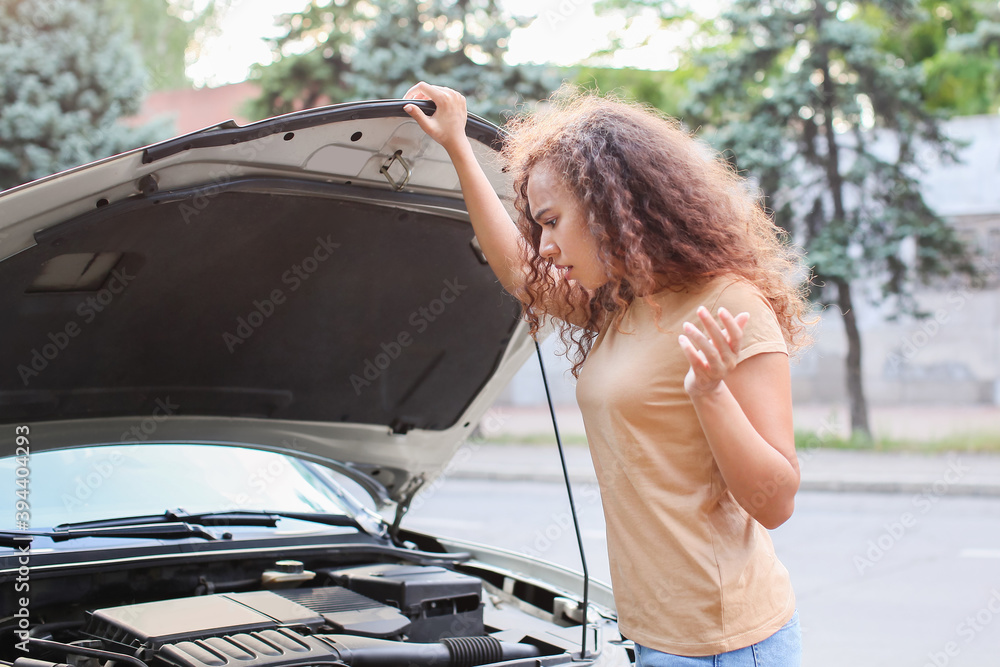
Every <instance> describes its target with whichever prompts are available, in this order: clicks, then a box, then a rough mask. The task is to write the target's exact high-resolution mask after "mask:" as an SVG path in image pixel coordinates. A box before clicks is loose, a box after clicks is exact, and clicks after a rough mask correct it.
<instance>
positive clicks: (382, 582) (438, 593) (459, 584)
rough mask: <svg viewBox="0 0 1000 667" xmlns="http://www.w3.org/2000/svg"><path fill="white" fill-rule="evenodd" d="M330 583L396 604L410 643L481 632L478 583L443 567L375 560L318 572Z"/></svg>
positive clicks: (480, 586)
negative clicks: (404, 618) (407, 622)
mask: <svg viewBox="0 0 1000 667" xmlns="http://www.w3.org/2000/svg"><path fill="white" fill-rule="evenodd" d="M318 574H321V575H326V576H327V577H328V578H329V582H330V583H331V584H335V585H338V586H343V587H344V588H348V589H350V590H352V591H355V592H357V593H360V594H362V595H364V596H367V597H370V598H373V599H375V600H378V601H380V602H384V603H385V604H390V605H393V606H395V607H397V608H398V609H399V610H400V611H401V612H402V613H403V614H404V615H406V616H407V617H408V618H409V619H410V627H409V628H408V629H407V631H406V636H407V638H408V639H409V640H410V641H414V642H434V641H438V640H440V639H442V638H445V637H474V636H478V635H482V634H483V633H484V627H483V603H482V591H483V585H482V582H481V581H480V580H479V579H477V578H476V577H472V576H469V575H466V574H461V573H459V572H453V571H451V570H447V569H445V568H443V567H434V566H426V565H395V564H390V563H380V564H375V565H363V566H360V567H350V568H338V569H327V570H319V571H318Z"/></svg>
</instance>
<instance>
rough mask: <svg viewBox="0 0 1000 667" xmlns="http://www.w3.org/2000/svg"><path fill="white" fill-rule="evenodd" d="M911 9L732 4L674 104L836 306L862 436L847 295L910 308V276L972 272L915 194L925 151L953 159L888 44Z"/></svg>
mask: <svg viewBox="0 0 1000 667" xmlns="http://www.w3.org/2000/svg"><path fill="white" fill-rule="evenodd" d="M648 4H650V5H655V6H657V8H658V9H662V8H665V9H664V10H663V11H664V14H663V16H664V20H666V21H668V22H677V21H688V22H690V21H692V20H695V17H693V15H692V14H691V13H690V12H685V11H683V8H682V7H678V6H677V4H676V3H673V4H671V3H662V4H661V3H648ZM917 10H918V8H917V6H916V4H915V2H913V1H912V0H855V1H853V2H848V1H846V0H734V2H732V4H731V5H730V6H729V8H728V9H727V10H725V11H724V12H723V13H722V14H721V15H720V16H719V17H717V18H715V19H714V20H710V21H705V22H704V23H702V24H701V28H700V30H699V32H698V39H697V43H698V44H699V45H700V46H699V48H696V49H693V50H692V52H691V53H690V57H691V58H692V59H693V62H694V64H695V66H696V67H701V68H704V71H705V76H704V78H703V79H701V80H699V81H697V82H695V83H694V84H692V90H691V100H690V102H689V103H688V104H687V105H686V108H685V109H684V110H683V117H684V120H685V121H686V122H687V123H688V124H689V125H690V126H693V127H706V128H708V129H709V130H710V132H709V133H708V137H709V139H710V140H711V141H712V143H713V144H714V145H715V146H716V147H717V148H719V149H721V150H723V151H725V152H726V154H727V155H729V156H731V157H732V159H733V161H734V162H735V164H736V166H737V168H738V169H740V170H741V171H743V172H745V173H746V174H748V175H750V176H752V177H754V178H755V179H756V181H757V183H758V184H759V186H760V188H761V190H762V192H763V194H764V196H765V202H766V204H767V205H768V207H769V208H770V209H771V210H772V211H773V212H774V215H775V220H776V222H777V223H778V224H779V225H781V226H782V227H785V228H786V229H787V230H789V231H790V232H791V234H792V236H793V238H795V239H796V240H797V241H798V242H799V243H800V244H801V245H802V246H803V247H804V248H805V250H806V251H807V255H806V260H807V262H808V263H809V264H810V265H811V266H812V270H813V272H814V275H815V279H814V283H813V285H812V294H813V297H814V299H815V300H816V301H818V302H820V303H822V304H824V305H829V304H833V305H837V306H838V307H839V310H840V312H841V314H842V315H843V322H844V327H845V332H846V334H847V341H848V353H847V358H846V374H847V390H848V391H847V393H848V396H849V404H850V415H851V428H852V430H853V431H855V432H858V433H860V434H862V435H863V436H865V437H868V438H869V439H870V437H871V429H870V426H869V421H868V405H867V401H866V399H865V393H864V386H863V383H862V376H861V357H862V342H861V336H860V333H859V331H858V326H857V321H856V315H855V313H856V309H855V304H856V302H857V301H858V299H859V298H866V297H870V298H871V299H872V300H874V301H875V302H878V303H883V304H884V305H886V306H888V307H889V308H890V309H891V310H892V312H895V313H900V314H901V313H912V314H917V315H919V314H920V313H919V309H918V308H917V304H916V302H915V300H914V298H913V294H912V289H913V287H914V286H915V284H917V283H918V282H921V281H922V282H928V281H931V280H933V279H935V278H936V277H941V276H948V275H951V274H953V273H957V274H959V275H964V276H967V277H969V278H975V277H977V271H976V269H975V266H974V261H973V256H972V253H971V251H970V250H969V249H968V248H967V247H966V246H965V245H964V244H963V243H962V242H961V240H960V239H959V238H958V237H957V235H956V233H955V232H954V230H953V229H952V228H951V227H950V226H949V225H948V224H947V223H946V222H945V221H944V220H943V219H942V218H940V217H939V216H938V215H936V214H935V213H934V212H933V211H932V210H931V209H930V208H929V207H928V206H927V205H926V204H925V202H924V201H923V198H922V197H921V194H920V189H919V180H918V179H919V175H920V170H921V157H920V156H921V155H924V153H923V152H922V151H931V152H933V153H934V154H935V155H936V156H937V155H939V156H941V157H942V158H944V159H949V158H950V159H954V157H955V146H954V145H952V143H951V142H950V141H949V140H948V139H947V137H945V136H944V135H943V134H942V131H941V128H940V123H939V121H940V117H939V116H937V115H935V114H933V113H931V112H930V111H928V110H927V109H926V107H925V104H924V100H923V99H922V88H921V84H922V82H923V78H922V70H921V68H920V66H919V65H915V64H913V63H912V62H908V61H907V60H906V59H905V58H904V57H902V55H900V54H898V53H894V52H892V51H890V50H887V49H886V48H885V46H884V43H883V34H884V33H885V32H887V31H888V30H887V28H888V27H889V26H890V25H891V26H894V27H895V29H897V30H900V29H901V30H904V31H905V30H906V29H907V28H909V27H912V26H913V25H914V22H916V21H919V20H920V18H921V17H920V15H919V13H918V11H917ZM873 283H874V284H875V285H877V291H876V292H875V293H874V294H868V293H867V292H866V290H865V289H864V286H866V285H870V284H873Z"/></svg>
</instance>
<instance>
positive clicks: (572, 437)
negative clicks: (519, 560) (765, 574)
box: [485, 431, 1000, 454]
mask: <svg viewBox="0 0 1000 667" xmlns="http://www.w3.org/2000/svg"><path fill="white" fill-rule="evenodd" d="M562 441H563V444H564V445H567V446H586V444H587V437H586V436H585V435H583V434H582V433H566V434H563V435H562ZM485 442H488V443H489V444H494V445H511V444H516V445H539V446H542V445H555V443H556V439H555V436H554V435H552V434H551V433H529V434H524V435H514V434H504V435H496V436H492V437H490V438H487V439H486V440H485ZM795 447H796V448H797V449H798V450H799V451H802V450H806V449H813V448H817V447H818V448H821V449H849V450H855V451H872V452H917V453H926V454H937V453H941V452H992V453H1000V432H997V433H956V434H953V435H947V436H943V437H939V438H933V439H929V440H917V439H912V438H889V437H876V438H875V439H874V440H873V441H871V440H867V439H866V438H862V437H859V436H857V435H854V436H851V437H843V436H831V435H820V434H818V433H816V432H814V431H796V432H795Z"/></svg>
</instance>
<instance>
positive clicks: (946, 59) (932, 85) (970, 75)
mask: <svg viewBox="0 0 1000 667" xmlns="http://www.w3.org/2000/svg"><path fill="white" fill-rule="evenodd" d="M913 13H914V20H912V21H910V22H908V23H907V24H906V25H904V26H902V29H899V28H900V26H897V25H895V24H894V22H893V21H892V18H891V17H884V16H879V15H878V13H877V12H868V18H869V20H871V21H873V22H877V23H878V25H879V27H880V28H881V39H882V45H883V47H884V48H885V49H886V50H887V51H890V52H892V53H895V54H898V55H899V56H900V57H902V58H904V59H905V60H906V61H907V62H910V63H913V64H919V65H920V66H921V68H922V70H923V74H924V81H923V83H922V94H923V97H924V102H925V104H926V106H927V107H928V108H930V109H939V110H942V111H947V112H949V113H955V114H960V115H970V114H986V113H996V112H997V110H998V109H1000V57H998V51H997V47H998V44H1000V5H998V4H997V3H996V2H992V1H989V0H947V1H946V0H920V2H919V3H917V5H916V6H915V7H914V8H913Z"/></svg>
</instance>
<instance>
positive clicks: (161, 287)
mask: <svg viewBox="0 0 1000 667" xmlns="http://www.w3.org/2000/svg"><path fill="white" fill-rule="evenodd" d="M406 103H413V102H412V101H407V102H403V101H399V100H394V101H378V102H361V103H352V104H343V105H337V106H332V107H326V108H322V109H313V110H308V111H303V112H298V113H294V114H289V115H286V116H280V117H277V118H273V119H269V120H265V121H261V122H259V123H254V124H252V125H248V126H246V127H239V126H237V125H236V124H235V123H233V122H232V121H229V122H228V123H224V124H222V125H219V126H217V127H213V128H208V129H206V130H202V131H199V132H195V133H193V134H189V135H186V136H183V137H180V138H177V139H173V140H170V141H166V142H162V143H159V144H156V145H153V146H149V147H146V148H144V149H138V150H135V151H131V152H129V153H125V154H122V155H118V156H114V157H111V158H108V159H105V160H101V161H99V162H95V163H92V164H89V165H85V166H82V167H78V168H75V169H72V170H69V171H66V172H62V173H60V174H56V175H53V176H50V177H47V178H43V179H40V180H38V181H34V182H32V183H28V184H26V185H23V186H20V187H17V188H14V189H11V190H8V191H6V192H4V193H2V194H0V286H2V287H0V311H2V313H3V316H2V321H3V324H2V326H0V356H2V361H0V369H2V373H0V422H2V423H5V424H27V425H29V426H30V433H31V447H32V449H34V450H44V449H58V448H66V447H74V446H82V445H95V444H105V443H106V444H112V443H121V442H140V443H141V442H153V441H156V442H201V443H223V444H227V443H231V444H239V445H250V446H253V447H258V448H261V449H267V450H274V451H281V452H284V453H291V454H295V455H297V456H300V457H302V458H305V459H309V460H314V461H319V462H322V463H325V464H327V465H331V466H333V467H336V468H339V469H340V470H342V471H344V472H347V473H348V474H350V475H352V476H353V477H354V478H355V479H357V480H358V481H359V482H361V483H362V484H363V485H364V486H365V487H366V488H367V489H368V490H369V492H370V493H372V495H373V497H375V498H376V500H378V501H380V502H387V501H390V500H391V501H397V502H399V501H401V500H405V499H406V498H408V497H409V496H410V495H411V494H412V492H413V491H414V490H415V489H416V488H417V487H419V485H420V483H421V482H423V481H426V480H429V479H430V478H432V477H433V476H435V475H436V474H438V473H439V472H440V470H441V469H442V467H443V466H444V465H445V464H446V463H447V462H448V460H449V459H450V458H451V456H452V455H453V454H454V452H455V450H456V449H457V448H458V447H459V445H460V444H461V443H462V441H463V440H465V439H466V438H467V437H468V436H469V435H470V433H471V432H472V430H473V429H474V428H475V427H476V425H477V424H478V423H479V421H480V419H481V418H482V417H483V415H484V413H485V411H486V410H487V408H488V407H489V406H490V405H491V404H492V403H493V401H494V400H495V399H496V397H497V395H498V394H499V392H500V391H501V390H502V389H503V387H504V386H505V385H506V383H507V382H508V381H509V379H510V378H511V377H512V376H513V374H514V373H515V372H516V371H517V370H518V368H520V366H521V365H522V364H523V362H524V361H525V359H526V358H527V356H529V355H530V354H531V352H532V349H533V343H532V341H531V338H530V337H529V336H528V334H527V329H526V326H525V324H524V323H523V322H522V321H521V320H520V317H519V315H520V306H519V304H518V303H517V302H516V301H515V300H513V299H512V298H511V297H510V296H509V295H507V294H506V293H505V292H504V291H503V289H502V288H501V286H500V285H499V283H498V281H497V280H496V278H495V276H494V275H493V273H492V271H491V270H490V268H489V266H488V265H487V264H486V261H485V258H484V257H483V256H482V253H481V252H480V251H479V249H478V246H477V244H476V242H475V239H474V237H473V231H472V227H471V226H470V224H469V222H468V215H467V213H466V211H465V206H464V203H463V201H462V198H461V191H460V188H459V183H458V176H457V174H456V173H455V171H454V169H453V168H452V166H451V163H450V161H449V159H448V156H447V154H446V153H445V152H444V150H443V149H441V148H440V147H439V146H438V145H437V144H436V143H434V142H433V141H432V140H431V139H430V138H429V137H427V136H426V135H425V134H424V133H423V131H422V130H421V129H420V128H419V126H418V125H417V124H416V123H415V122H414V121H413V120H412V119H410V118H409V116H407V115H406V114H405V112H404V111H403V110H402V107H403V105H404V104H406ZM419 104H421V105H422V106H424V107H425V109H432V108H433V107H432V106H428V105H426V103H423V102H421V103H419ZM497 132H498V130H497V128H496V127H495V126H493V125H491V124H490V123H488V122H486V121H483V120H481V119H478V118H475V117H471V118H470V120H469V124H468V126H467V133H468V134H469V136H470V138H471V139H472V140H473V146H474V149H475V150H476V153H477V156H478V157H479V159H480V162H481V163H482V164H483V165H484V168H485V169H486V171H487V175H488V176H489V178H490V181H491V183H493V185H494V187H495V188H496V190H497V191H498V192H499V193H501V194H502V196H503V197H505V204H507V206H508V208H510V207H511V206H510V204H511V203H510V200H509V195H510V194H511V188H510V185H509V182H508V180H507V178H506V176H505V175H504V174H503V173H502V172H501V170H500V167H499V163H498V161H497V160H496V159H495V158H496V153H495V148H496V146H497V136H498V135H497ZM7 453H8V454H10V453H13V452H7Z"/></svg>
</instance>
